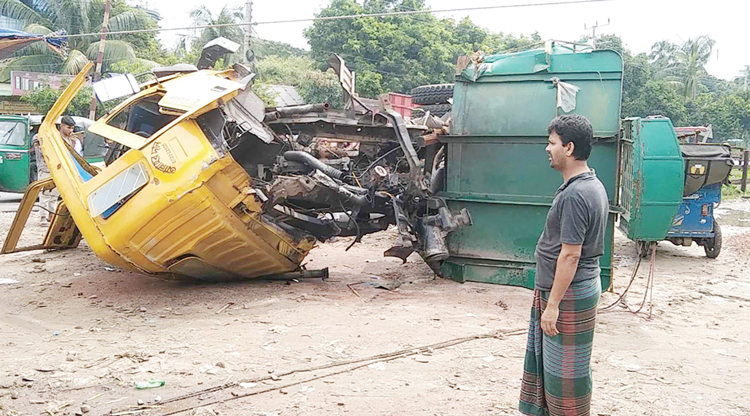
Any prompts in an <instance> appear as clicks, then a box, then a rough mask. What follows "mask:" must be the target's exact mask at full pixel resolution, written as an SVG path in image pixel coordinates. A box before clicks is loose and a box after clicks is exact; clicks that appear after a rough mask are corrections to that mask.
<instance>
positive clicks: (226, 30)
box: [190, 5, 245, 63]
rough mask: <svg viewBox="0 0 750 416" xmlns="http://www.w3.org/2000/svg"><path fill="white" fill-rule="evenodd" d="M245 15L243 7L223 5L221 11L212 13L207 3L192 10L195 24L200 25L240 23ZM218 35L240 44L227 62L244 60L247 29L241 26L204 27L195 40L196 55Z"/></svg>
mask: <svg viewBox="0 0 750 416" xmlns="http://www.w3.org/2000/svg"><path fill="white" fill-rule="evenodd" d="M244 16H245V15H244V12H243V11H242V8H241V7H229V6H224V7H222V8H221V11H220V12H219V14H217V15H214V14H213V13H211V10H210V9H209V8H208V7H207V6H206V5H202V6H200V7H198V8H197V9H194V10H192V11H191V12H190V18H192V19H193V24H195V25H198V26H209V25H225V24H230V23H239V22H242V21H243V20H244ZM218 37H224V38H227V39H229V40H231V41H232V42H236V43H238V44H239V45H240V49H239V50H238V51H237V52H236V53H234V54H230V55H229V56H228V57H227V58H225V59H226V60H227V62H226V63H235V62H240V61H242V60H243V59H242V56H243V53H244V50H245V46H244V37H245V31H244V30H243V28H242V27H240V26H220V27H207V28H205V29H203V30H202V31H201V34H200V36H199V38H198V39H197V40H196V41H194V42H193V53H194V54H195V55H196V56H200V50H201V48H203V46H204V45H205V44H206V43H208V42H210V41H212V40H214V39H216V38H218Z"/></svg>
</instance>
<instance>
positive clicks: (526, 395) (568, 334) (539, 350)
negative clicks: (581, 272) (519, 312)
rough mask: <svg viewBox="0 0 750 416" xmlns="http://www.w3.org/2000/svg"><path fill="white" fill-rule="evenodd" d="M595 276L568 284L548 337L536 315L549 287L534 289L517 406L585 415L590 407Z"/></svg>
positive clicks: (538, 414) (552, 414) (553, 415)
mask: <svg viewBox="0 0 750 416" xmlns="http://www.w3.org/2000/svg"><path fill="white" fill-rule="evenodd" d="M600 295H601V282H600V280H599V279H589V280H584V281H582V282H574V283H571V285H570V287H569V288H568V290H567V292H565V295H564V296H563V299H562V301H561V302H560V316H559V318H558V320H557V329H558V330H559V331H560V333H559V334H558V335H556V336H554V337H549V336H547V335H545V334H544V333H543V332H542V328H541V327H540V325H539V320H540V319H541V317H542V312H544V308H545V307H546V306H547V299H548V298H549V292H547V291H542V290H538V289H537V290H535V291H534V304H533V306H532V307H531V321H530V323H529V339H528V344H527V346H526V359H525V361H524V365H523V383H522V384H521V401H520V405H519V410H520V411H521V413H523V414H526V415H534V416H548V415H549V416H589V409H590V406H591V366H590V363H591V347H592V346H593V341H594V324H595V321H596V308H597V304H598V303H599V296H600Z"/></svg>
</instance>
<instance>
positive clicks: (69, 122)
mask: <svg viewBox="0 0 750 416" xmlns="http://www.w3.org/2000/svg"><path fill="white" fill-rule="evenodd" d="M60 124H65V125H66V126H73V127H75V125H76V121H75V120H73V117H71V116H63V118H62V120H60ZM558 134H560V133H558Z"/></svg>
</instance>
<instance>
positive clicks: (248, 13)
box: [242, 0, 253, 64]
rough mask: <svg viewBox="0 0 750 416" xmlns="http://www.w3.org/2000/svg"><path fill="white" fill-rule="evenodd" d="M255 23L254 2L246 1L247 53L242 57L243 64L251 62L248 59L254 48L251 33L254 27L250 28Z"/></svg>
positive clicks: (251, 0)
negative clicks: (251, 49)
mask: <svg viewBox="0 0 750 416" xmlns="http://www.w3.org/2000/svg"><path fill="white" fill-rule="evenodd" d="M252 21H253V0H246V1H245V23H246V24H245V53H244V56H243V57H242V62H244V63H246V64H249V63H250V60H249V59H247V55H248V54H249V53H250V48H251V47H252V37H251V36H250V32H251V30H252V27H251V26H250V23H252Z"/></svg>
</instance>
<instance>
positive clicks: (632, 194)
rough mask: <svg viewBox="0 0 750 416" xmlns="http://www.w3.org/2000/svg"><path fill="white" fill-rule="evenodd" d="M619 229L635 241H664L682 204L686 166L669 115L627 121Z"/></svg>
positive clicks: (622, 165) (622, 149)
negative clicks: (621, 210) (666, 116)
mask: <svg viewBox="0 0 750 416" xmlns="http://www.w3.org/2000/svg"><path fill="white" fill-rule="evenodd" d="M620 143H621V144H620V146H621V153H622V162H621V172H622V174H621V181H622V184H621V189H622V191H621V192H620V201H619V202H620V206H621V207H622V209H623V213H622V215H621V216H620V224H619V228H620V229H621V230H622V232H623V233H625V234H626V235H627V236H628V238H629V239H631V240H633V241H662V240H664V239H665V238H666V236H667V231H669V228H670V227H671V226H672V220H673V219H674V216H675V214H676V213H677V209H678V208H679V206H680V203H682V196H683V195H682V193H683V186H684V179H685V174H684V172H685V165H684V162H683V158H682V152H681V151H680V143H679V141H678V140H677V135H676V134H675V131H674V126H672V122H671V121H670V120H669V119H668V118H664V117H653V118H646V119H641V118H630V119H626V120H623V137H622V139H621V140H620Z"/></svg>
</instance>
